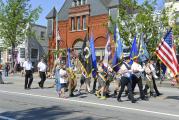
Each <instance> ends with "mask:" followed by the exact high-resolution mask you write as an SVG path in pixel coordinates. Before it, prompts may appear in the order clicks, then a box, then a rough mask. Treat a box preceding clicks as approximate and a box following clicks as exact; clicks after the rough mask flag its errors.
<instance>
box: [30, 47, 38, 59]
mask: <svg viewBox="0 0 179 120" xmlns="http://www.w3.org/2000/svg"><path fill="white" fill-rule="evenodd" d="M37 57H38V49H33V48H32V49H31V58H34V59H37Z"/></svg>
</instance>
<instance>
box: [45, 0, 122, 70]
mask: <svg viewBox="0 0 179 120" xmlns="http://www.w3.org/2000/svg"><path fill="white" fill-rule="evenodd" d="M118 3H119V0H66V1H65V3H64V4H63V6H62V8H61V10H60V11H59V12H58V13H57V11H56V9H55V8H53V9H52V10H51V11H50V13H49V14H48V15H47V17H46V18H47V20H48V27H47V34H48V38H49V61H48V62H49V65H50V67H52V66H53V62H54V55H53V51H54V50H56V49H58V48H64V49H66V48H74V49H75V50H76V52H77V53H79V51H80V48H81V47H82V44H83V40H84V37H85V35H86V34H87V33H88V34H89V36H90V35H91V33H93V36H94V42H95V47H96V55H97V58H98V59H102V56H103V55H104V47H105V45H106V41H107V40H106V36H107V32H108V23H109V15H111V16H112V17H116V16H117V5H118ZM56 28H57V29H56ZM57 31H58V32H57ZM58 34H59V36H60V39H56V36H58Z"/></svg>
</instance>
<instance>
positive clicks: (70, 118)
mask: <svg viewBox="0 0 179 120" xmlns="http://www.w3.org/2000/svg"><path fill="white" fill-rule="evenodd" d="M38 81H39V79H38V78H35V79H34V82H33V85H32V89H31V90H24V89H23V86H24V78H22V77H21V76H18V75H14V76H10V77H8V78H5V82H6V84H0V120H179V89H178V88H168V87H159V89H160V92H162V93H163V94H164V95H163V96H160V97H156V98H150V99H149V101H140V100H139V101H137V103H135V104H132V103H131V102H130V101H128V100H127V99H126V98H125V97H123V98H122V99H123V100H124V101H123V102H121V103H119V102H117V101H116V98H108V99H107V100H100V99H98V98H96V96H94V95H93V94H87V93H85V91H82V94H81V95H77V93H75V94H76V97H73V98H67V99H62V98H58V96H57V94H56V92H55V88H51V86H52V85H53V81H54V80H52V79H51V80H47V81H46V83H45V88H44V89H40V88H39V87H38V84H37V82H38ZM112 88H113V87H112ZM112 88H111V89H112ZM136 90H137V89H136ZM135 97H138V95H136V96H135Z"/></svg>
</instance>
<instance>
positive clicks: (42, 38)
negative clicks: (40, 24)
mask: <svg viewBox="0 0 179 120" xmlns="http://www.w3.org/2000/svg"><path fill="white" fill-rule="evenodd" d="M40 37H41V40H45V32H43V31H41V33H40Z"/></svg>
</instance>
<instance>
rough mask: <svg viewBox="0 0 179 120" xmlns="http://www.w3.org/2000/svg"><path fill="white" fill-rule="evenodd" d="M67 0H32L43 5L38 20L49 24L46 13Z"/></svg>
mask: <svg viewBox="0 0 179 120" xmlns="http://www.w3.org/2000/svg"><path fill="white" fill-rule="evenodd" d="M64 1H65V0H31V1H30V3H31V4H32V7H33V8H36V7H38V6H41V7H42V9H43V11H42V13H41V14H40V17H39V20H38V21H37V22H36V23H37V24H39V25H45V26H46V25H47V20H46V19H45V17H46V15H47V14H48V13H49V12H50V10H51V9H52V8H53V7H54V6H55V8H56V9H57V11H59V10H60V8H61V7H62V5H63V3H64ZM138 1H139V2H143V1H144V0H138ZM162 1H163V0H157V2H158V6H163V4H162V3H163V2H162Z"/></svg>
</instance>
